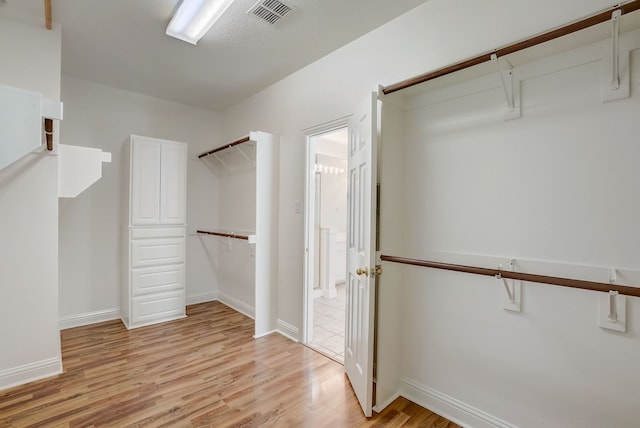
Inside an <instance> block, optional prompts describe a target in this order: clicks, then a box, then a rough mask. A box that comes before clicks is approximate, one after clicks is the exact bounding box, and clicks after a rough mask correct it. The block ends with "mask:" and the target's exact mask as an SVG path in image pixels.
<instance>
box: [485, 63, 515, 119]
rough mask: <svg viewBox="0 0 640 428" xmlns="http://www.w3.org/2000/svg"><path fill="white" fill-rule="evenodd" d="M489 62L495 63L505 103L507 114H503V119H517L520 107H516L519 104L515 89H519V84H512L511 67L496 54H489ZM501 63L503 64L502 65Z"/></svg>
mask: <svg viewBox="0 0 640 428" xmlns="http://www.w3.org/2000/svg"><path fill="white" fill-rule="evenodd" d="M491 61H493V62H495V63H496V66H497V68H498V74H499V75H500V81H501V83H502V89H503V91H504V96H505V99H506V101H507V112H506V113H505V115H504V118H505V120H509V119H516V118H519V117H520V106H519V105H517V104H519V101H518V100H517V99H516V98H519V97H518V96H517V95H519V91H518V90H517V89H518V88H519V86H520V83H519V82H514V77H513V65H511V63H510V62H509V61H508V60H507V59H505V58H499V57H498V54H496V53H492V54H491ZM503 62H504V63H505V64H504V65H503Z"/></svg>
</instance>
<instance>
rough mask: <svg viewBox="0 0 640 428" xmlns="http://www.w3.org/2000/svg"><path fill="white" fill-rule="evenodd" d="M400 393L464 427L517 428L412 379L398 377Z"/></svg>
mask: <svg viewBox="0 0 640 428" xmlns="http://www.w3.org/2000/svg"><path fill="white" fill-rule="evenodd" d="M400 395H401V396H403V397H404V398H406V399H407V400H411V401H413V402H415V403H416V404H419V405H421V406H422V407H424V408H425V409H429V410H431V411H432V412H434V413H437V414H439V415H440V416H444V417H445V418H447V419H449V420H450V421H451V422H455V423H456V424H458V425H462V426H464V427H465V428H517V427H516V426H515V425H512V424H510V423H508V422H506V421H503V420H502V419H499V418H497V417H495V416H493V415H490V414H488V413H487V412H484V411H482V410H480V409H477V408H475V407H473V406H470V405H468V404H466V403H463V402H462V401H460V400H457V399H455V398H453V397H450V396H448V395H446V394H443V393H442V392H440V391H436V390H435V389H432V388H429V387H428V386H426V385H422V384H420V383H419V382H416V381H414V380H412V379H407V378H402V379H400Z"/></svg>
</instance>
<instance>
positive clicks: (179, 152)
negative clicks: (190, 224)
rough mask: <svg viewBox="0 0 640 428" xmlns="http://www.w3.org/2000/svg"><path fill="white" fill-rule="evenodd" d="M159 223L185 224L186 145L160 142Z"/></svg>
mask: <svg viewBox="0 0 640 428" xmlns="http://www.w3.org/2000/svg"><path fill="white" fill-rule="evenodd" d="M160 189H161V194H160V223H162V224H185V223H186V220H187V219H186V211H187V210H186V205H187V145H186V144H184V143H173V142H163V143H162V166H161V178H160Z"/></svg>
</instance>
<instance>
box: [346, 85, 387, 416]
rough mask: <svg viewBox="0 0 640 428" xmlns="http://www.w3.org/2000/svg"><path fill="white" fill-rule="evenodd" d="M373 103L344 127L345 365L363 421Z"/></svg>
mask: <svg viewBox="0 0 640 428" xmlns="http://www.w3.org/2000/svg"><path fill="white" fill-rule="evenodd" d="M378 111H379V110H378V99H377V94H376V93H375V92H374V93H372V94H371V95H370V96H369V97H368V98H367V101H366V102H365V104H364V105H362V106H361V107H360V109H358V110H357V111H356V112H355V114H354V115H353V118H352V120H351V122H350V123H349V149H348V150H349V160H348V165H349V166H348V169H349V177H348V183H349V214H348V216H349V217H348V220H347V290H346V293H347V313H346V321H345V322H346V326H345V327H346V330H345V353H344V366H345V370H346V372H347V376H348V377H349V381H350V382H351V386H352V387H353V390H354V392H355V394H356V396H357V397H358V401H360V405H361V406H362V410H363V412H364V414H365V416H367V417H369V416H371V409H372V406H373V363H374V361H373V358H374V353H373V345H374V315H375V295H376V293H375V283H376V263H375V257H376V253H375V244H376V218H375V216H376V165H377V163H376V162H377V156H376V155H377V138H378Z"/></svg>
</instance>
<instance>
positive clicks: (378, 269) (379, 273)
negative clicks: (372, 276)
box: [376, 266, 382, 276]
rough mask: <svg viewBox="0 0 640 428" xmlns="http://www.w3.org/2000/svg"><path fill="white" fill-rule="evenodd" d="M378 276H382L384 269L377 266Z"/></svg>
mask: <svg viewBox="0 0 640 428" xmlns="http://www.w3.org/2000/svg"><path fill="white" fill-rule="evenodd" d="M376 275H378V276H380V275H382V267H380V266H376Z"/></svg>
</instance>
